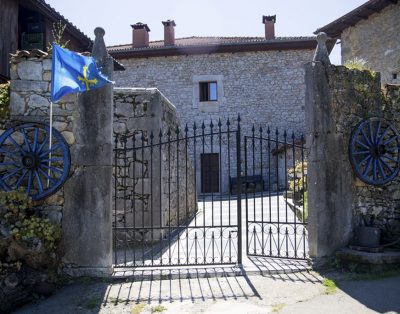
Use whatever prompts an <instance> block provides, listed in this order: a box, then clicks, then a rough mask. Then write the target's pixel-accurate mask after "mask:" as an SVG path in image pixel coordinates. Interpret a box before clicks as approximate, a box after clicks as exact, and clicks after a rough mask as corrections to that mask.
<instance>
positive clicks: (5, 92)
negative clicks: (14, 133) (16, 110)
mask: <svg viewBox="0 0 400 314" xmlns="http://www.w3.org/2000/svg"><path fill="white" fill-rule="evenodd" d="M9 113H10V83H6V84H0V123H2V122H4V121H5V120H6V119H7V118H8V116H9Z"/></svg>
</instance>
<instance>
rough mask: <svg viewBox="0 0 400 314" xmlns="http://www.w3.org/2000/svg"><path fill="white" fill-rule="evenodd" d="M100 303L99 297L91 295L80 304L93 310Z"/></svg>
mask: <svg viewBox="0 0 400 314" xmlns="http://www.w3.org/2000/svg"><path fill="white" fill-rule="evenodd" d="M99 305H100V299H99V298H98V297H91V298H89V299H86V300H84V301H83V302H82V303H81V306H82V307H84V308H85V309H88V310H93V309H95V308H96V307H98V306H99Z"/></svg>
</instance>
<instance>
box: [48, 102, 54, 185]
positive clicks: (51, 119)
mask: <svg viewBox="0 0 400 314" xmlns="http://www.w3.org/2000/svg"><path fill="white" fill-rule="evenodd" d="M49 120H50V122H49V125H50V132H49V169H48V170H47V175H48V178H47V188H49V186H50V174H51V173H50V168H51V145H52V137H53V102H52V101H50V119H49Z"/></svg>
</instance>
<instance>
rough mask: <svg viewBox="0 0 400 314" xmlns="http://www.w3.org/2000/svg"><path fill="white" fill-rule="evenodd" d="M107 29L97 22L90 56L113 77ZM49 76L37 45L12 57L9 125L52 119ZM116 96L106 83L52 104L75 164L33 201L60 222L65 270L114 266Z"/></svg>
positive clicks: (100, 271)
mask: <svg viewBox="0 0 400 314" xmlns="http://www.w3.org/2000/svg"><path fill="white" fill-rule="evenodd" d="M104 33H105V32H104V30H103V29H101V28H96V30H95V35H96V39H95V42H94V46H93V53H92V56H93V58H94V59H95V60H97V63H98V66H99V67H101V68H102V73H103V74H105V75H106V76H107V77H109V78H110V79H112V72H113V60H112V58H111V57H110V56H108V54H107V51H106V47H105V43H104V39H103V36H104ZM50 80H51V55H48V54H47V53H44V52H41V51H35V50H33V51H31V52H29V53H28V52H24V51H20V52H18V53H17V54H16V55H15V56H14V57H13V58H12V60H11V85H10V92H11V95H10V96H11V97H10V110H11V116H10V121H9V123H8V125H7V127H10V126H13V125H17V124H20V123H22V122H37V123H45V124H49V109H50ZM112 101H113V100H112V85H111V84H107V85H106V86H103V87H102V88H100V89H96V90H91V91H87V92H85V93H82V94H79V95H77V94H69V95H67V96H65V97H63V98H62V99H61V100H59V101H57V103H56V104H53V127H54V128H55V129H57V130H58V131H60V132H61V135H62V136H63V137H64V139H65V140H66V142H67V143H68V145H69V149H70V155H71V169H70V172H69V175H68V179H67V181H66V182H65V183H64V185H63V186H62V187H61V188H60V189H59V190H58V191H57V193H56V194H53V195H52V196H50V197H48V198H45V199H44V200H41V201H36V202H35V207H36V209H37V211H38V212H39V213H40V214H41V215H42V216H45V217H48V218H50V219H51V220H52V221H54V222H55V223H57V224H59V225H60V226H61V229H62V245H61V247H62V249H63V259H62V262H63V270H64V271H65V272H67V273H69V274H71V275H78V276H81V275H95V276H99V275H100V276H101V275H105V274H107V275H108V274H110V273H111V271H112V259H111V257H112V234H111V231H112V224H111V216H112V212H111V208H112V203H111V201H112V190H111V188H112V156H113V155H112V150H113V143H112V123H113V121H112V111H113V108H112ZM53 139H54V137H53ZM43 141H44V140H43ZM54 155H55V153H54ZM37 181H39V180H37ZM38 185H39V184H38Z"/></svg>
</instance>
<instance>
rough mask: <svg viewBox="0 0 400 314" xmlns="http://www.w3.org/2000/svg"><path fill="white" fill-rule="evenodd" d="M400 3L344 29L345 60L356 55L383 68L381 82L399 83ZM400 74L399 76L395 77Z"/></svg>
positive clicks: (374, 67) (378, 70)
mask: <svg viewBox="0 0 400 314" xmlns="http://www.w3.org/2000/svg"><path fill="white" fill-rule="evenodd" d="M399 20H400V3H397V4H392V5H389V6H388V7H386V8H385V9H383V10H382V11H381V12H378V13H375V14H373V15H371V16H370V17H368V19H365V20H361V21H360V22H358V23H357V24H356V25H354V26H351V27H348V28H346V29H345V30H343V32H342V34H341V47H342V48H341V49H342V64H345V63H346V62H347V61H349V60H354V59H356V58H358V59H363V60H365V61H366V65H367V66H368V67H369V68H371V69H372V70H374V71H377V72H380V73H381V77H382V84H385V83H389V84H399V83H400V45H399V42H400V23H399ZM395 77H397V78H395Z"/></svg>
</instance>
